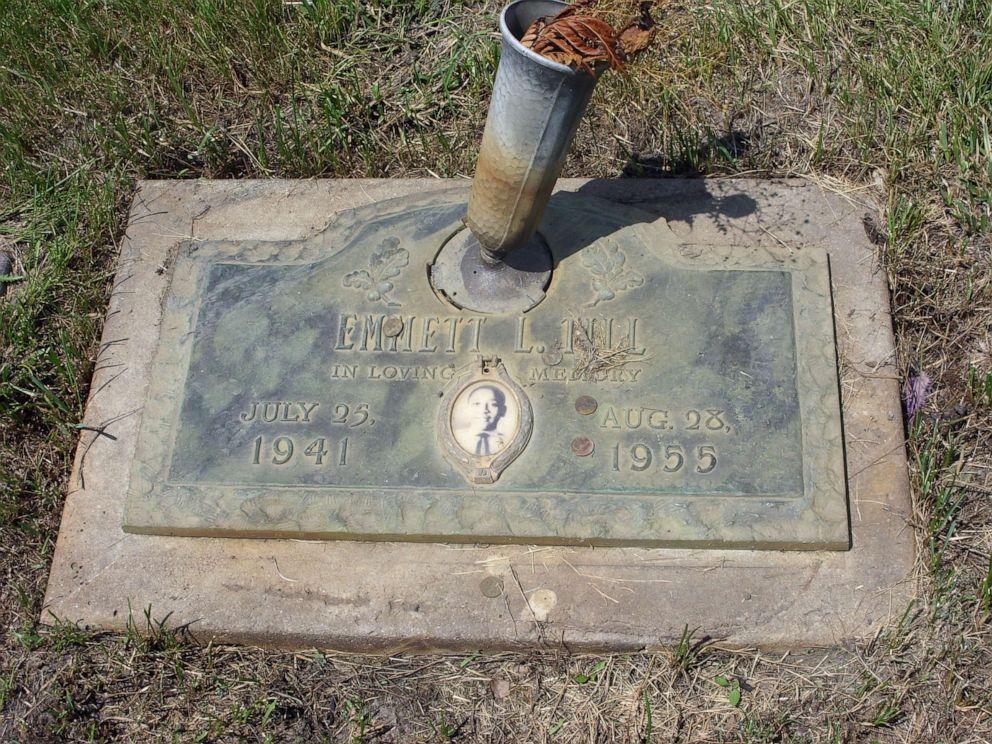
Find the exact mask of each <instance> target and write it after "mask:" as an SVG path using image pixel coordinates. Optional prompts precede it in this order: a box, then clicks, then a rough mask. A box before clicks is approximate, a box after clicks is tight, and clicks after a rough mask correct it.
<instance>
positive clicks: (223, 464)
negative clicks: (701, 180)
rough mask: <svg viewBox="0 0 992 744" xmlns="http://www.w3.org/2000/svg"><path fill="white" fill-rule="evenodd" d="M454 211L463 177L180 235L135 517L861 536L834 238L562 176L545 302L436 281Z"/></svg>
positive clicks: (588, 532) (406, 532)
mask: <svg viewBox="0 0 992 744" xmlns="http://www.w3.org/2000/svg"><path fill="white" fill-rule="evenodd" d="M464 212H465V203H464V192H463V191H457V192H455V191H453V192H451V193H450V194H447V195H446V194H444V193H442V194H440V195H438V194H434V195H430V196H421V197H410V198H404V199H398V200H393V201H389V202H381V203H378V204H374V205H371V206H369V207H365V208H362V209H359V210H355V211H352V212H349V213H344V214H341V215H339V217H338V218H337V219H336V221H335V222H333V223H332V224H331V225H330V226H329V227H328V228H327V229H326V230H324V231H323V232H322V233H320V234H319V235H317V236H315V237H314V238H311V239H309V240H306V241H299V242H258V241H247V242H230V243H228V242H212V241H211V242H190V243H185V244H183V246H182V248H181V250H180V253H179V255H178V256H176V259H175V261H174V263H173V264H172V265H171V267H170V269H171V271H172V278H171V281H170V285H169V291H168V292H167V294H166V296H165V297H164V299H163V300H162V301H163V303H164V304H163V307H164V315H163V321H162V329H161V339H160V342H159V348H158V352H157V357H156V361H155V368H154V371H153V374H152V380H151V383H150V390H149V393H148V398H147V403H146V405H145V408H144V410H143V412H142V422H141V432H140V435H139V440H138V446H137V452H136V456H135V465H134V468H133V471H132V479H131V484H130V489H129V496H128V503H127V508H126V513H125V529H127V530H128V531H131V532H146V533H153V534H173V535H232V536H233V535H237V536H258V537H264V536H295V537H307V538H356V539H387V540H396V539H399V540H420V541H426V540H430V541H437V540H443V541H471V542H526V543H562V544H568V543H572V544H576V543H581V544H602V545H609V544H636V545H655V546H698V547H707V546H713V547H739V548H749V547H773V548H786V549H824V548H826V549H845V548H847V547H848V513H847V497H846V490H845V479H844V465H843V447H842V438H841V427H840V420H839V402H838V390H837V372H836V362H835V351H834V338H833V327H832V312H831V299H830V285H829V274H828V266H827V261H826V256H825V255H824V254H823V253H822V251H818V250H817V249H815V248H812V249H808V250H804V251H796V250H788V249H786V248H782V247H778V246H776V245H769V246H767V247H764V248H755V247H752V246H747V247H743V246H735V245H687V244H683V243H682V242H680V240H679V239H678V238H677V236H675V235H674V234H673V233H671V232H670V231H669V230H668V228H667V227H666V226H665V224H664V222H663V221H656V220H655V218H653V217H651V216H649V215H647V214H644V213H641V212H639V211H637V210H634V209H628V208H623V207H619V206H617V205H616V204H613V203H607V202H601V201H599V200H597V199H595V198H592V197H582V196H578V195H569V194H561V195H557V196H556V197H554V198H553V199H552V200H551V203H550V205H549V208H548V212H547V213H546V215H545V220H544V222H543V223H542V226H541V232H542V235H543V236H544V238H545V239H546V240H547V242H548V245H549V247H550V249H551V251H552V254H553V256H554V259H555V265H556V268H555V271H554V275H553V278H552V281H551V284H550V286H549V288H548V290H547V296H546V297H545V299H544V300H543V301H542V302H541V303H540V304H538V305H537V306H536V307H534V308H533V309H532V310H530V311H529V312H527V313H525V314H519V315H512V316H498V315H481V314H478V313H473V312H469V311H465V310H460V309H459V308H457V307H454V306H453V305H451V304H449V303H448V302H446V301H445V299H444V298H442V297H439V296H438V295H436V294H435V293H434V292H433V291H432V289H431V286H430V281H429V279H428V267H429V266H430V264H431V263H432V261H433V260H434V258H435V256H436V254H437V252H438V250H439V249H440V246H441V245H442V244H443V243H444V242H445V241H446V240H448V239H449V238H451V236H452V235H454V234H455V233H456V232H457V231H459V230H464V229H465V228H464V227H463V226H462V222H461V218H462V217H463V216H464ZM487 380H490V382H487ZM472 386H474V387H472ZM480 391H481V392H480ZM476 392H480V394H479V395H476ZM483 408H484V409H486V410H485V411H483V412H482V413H481V414H477V413H471V411H473V410H474V411H476V412H478V411H479V410H481V409H483ZM477 415H481V416H483V418H481V419H478V420H480V421H483V423H482V424H478V425H477V424H474V423H472V421H473V420H474V419H472V416H477ZM511 423H512V426H510V425H509V424H511ZM471 426H477V428H478V426H481V427H483V429H485V432H484V434H485V435H484V436H480V434H479V432H477V431H476V430H470V427H471ZM483 429H479V431H480V432H481V431H483ZM504 429H505V430H504ZM586 439H587V440H588V443H587V442H586V441H585V440H586ZM576 441H579V442H580V443H581V445H582V446H580V447H577V446H576V445H575V442H576ZM590 445H591V447H590ZM490 481H494V482H490Z"/></svg>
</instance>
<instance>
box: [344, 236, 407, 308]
mask: <svg viewBox="0 0 992 744" xmlns="http://www.w3.org/2000/svg"><path fill="white" fill-rule="evenodd" d="M409 263H410V252H409V251H408V250H407V249H406V248H403V247H402V246H400V240H399V238H395V237H390V238H386V239H385V240H383V241H382V243H380V244H379V247H378V248H376V249H375V250H374V251H372V255H371V256H369V268H368V271H365V270H364V269H361V270H359V271H352V272H350V273H348V274H345V277H344V279H342V280H341V283H342V284H343V285H344V286H345V287H350V288H352V289H358V290H362V291H364V292H365V297H366V299H368V301H369V302H378V301H380V300H381V301H382V302H384V303H386V305H388V306H389V307H399V306H400V303H399V302H396V301H395V300H393V299H391V298H390V297H389V296H388V295H389V293H390V292H392V291H393V287H394V286H395V285H394V284H393V283H392V282H391V281H389V280H390V279H394V278H396V277H397V276H399V275H400V272H401V271H402V270H403V269H404V268H406V266H407V265H408V264H409Z"/></svg>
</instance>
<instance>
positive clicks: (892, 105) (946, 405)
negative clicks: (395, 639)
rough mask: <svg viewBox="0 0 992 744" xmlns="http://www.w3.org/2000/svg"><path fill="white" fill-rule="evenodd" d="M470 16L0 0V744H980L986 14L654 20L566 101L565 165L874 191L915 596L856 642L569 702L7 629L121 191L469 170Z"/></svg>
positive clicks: (991, 408)
mask: <svg viewBox="0 0 992 744" xmlns="http://www.w3.org/2000/svg"><path fill="white" fill-rule="evenodd" d="M603 2H606V0H603ZM607 4H609V5H618V4H619V3H618V2H617V0H609V2H608V3H607ZM498 8H499V5H498V3H496V2H478V3H473V2H455V1H452V2H427V1H426V0H408V1H403V0H392V1H385V2H383V1H381V0H380V1H378V2H358V1H357V0H339V1H337V2H332V1H331V0H315V1H314V2H308V3H301V4H298V5H284V4H282V3H280V2H275V1H274V0H249V1H248V2H233V1H232V2H221V1H219V0H169V1H166V0H146V1H139V0H117V1H116V2H97V1H95V0H22V1H21V2H17V3H14V2H11V1H10V0H0V50H2V54H0V250H7V251H9V252H11V253H12V254H13V256H14V258H15V271H14V275H15V276H16V277H20V279H18V280H16V281H12V282H4V286H5V287H6V288H7V292H6V295H5V296H4V297H3V298H2V299H0V566H2V568H3V572H2V575H3V580H2V581H0V629H3V632H2V637H0V711H2V712H0V738H4V739H5V740H18V739H22V740H30V738H31V737H38V738H42V739H43V738H45V737H48V738H66V739H76V740H79V739H82V740H101V739H102V740H112V739H122V738H134V737H135V736H140V737H142V738H147V734H148V732H149V730H154V735H155V736H158V737H160V738H163V739H169V738H172V737H174V738H175V739H176V740H192V739H194V738H195V737H197V736H200V735H201V734H202V735H203V737H204V740H215V739H218V738H222V737H224V736H228V737H230V738H239V737H241V738H255V739H260V740H264V738H265V736H267V735H273V736H274V738H275V740H279V739H280V738H293V737H296V738H307V737H310V736H313V737H319V736H327V737H329V738H330V737H337V738H338V739H340V740H349V739H354V740H366V739H367V740H374V739H375V737H387V740H388V736H390V735H391V734H388V731H389V730H395V731H400V732H405V734H404V735H403V736H400V739H399V740H404V739H405V740H417V739H420V740H430V739H431V738H432V737H433V738H435V739H437V738H439V737H440V738H445V737H447V734H448V733H451V732H450V731H449V729H451V727H452V726H453V725H454V724H453V722H458V727H457V732H456V733H457V735H456V736H455V739H456V740H457V739H458V738H464V739H472V738H473V737H475V738H485V737H487V736H491V737H497V738H498V737H499V736H502V737H503V738H504V739H506V740H525V739H528V738H533V739H537V740H540V739H542V738H543V737H545V736H546V735H547V736H548V737H549V738H551V739H553V740H556V741H558V740H561V741H564V740H575V739H582V738H583V737H585V736H587V734H588V732H593V731H594V732H599V733H598V734H595V735H594V734H588V736H589V737H590V738H594V736H598V737H599V740H602V741H607V740H610V738H609V737H611V736H612V737H613V738H614V740H619V739H629V740H636V739H639V738H645V734H646V735H647V739H650V737H651V735H652V734H653V735H654V740H656V741H658V740H669V739H671V738H674V737H676V736H681V737H682V738H683V740H693V738H705V737H709V739H710V740H723V741H745V740H756V741H760V740H768V741H773V740H782V741H793V740H795V741H798V740H819V739H823V740H828V741H855V740H864V739H868V740H873V739H877V740H880V741H896V740H917V741H922V740H935V741H936V740H941V739H942V740H945V741H953V740H957V739H961V738H964V737H965V736H972V737H983V736H988V735H992V734H990V733H989V723H988V721H989V719H990V715H992V693H990V692H989V691H988V685H987V678H988V675H989V672H990V671H992V661H990V657H989V652H988V651H987V648H988V646H989V643H988V641H989V637H988V632H989V631H988V627H989V625H988V623H989V616H990V605H992V599H990V597H992V590H990V588H989V587H990V584H992V578H990V577H992V557H990V552H992V509H990V508H989V507H988V506H987V505H986V502H987V501H988V493H987V492H986V491H983V490H981V489H980V488H979V487H980V486H982V484H983V483H984V485H985V487H986V488H987V487H988V485H989V483H990V481H989V480H988V478H989V468H990V467H992V462H990V458H989V455H988V452H989V451H990V449H992V434H990V432H992V339H990V335H989V333H990V332H989V328H990V327H992V310H990V308H992V257H990V252H992V237H990V225H989V221H990V209H992V137H990V129H992V31H990V29H992V3H990V2H988V0H984V1H979V0H941V1H939V2H938V1H936V0H795V1H794V2H783V1H781V0H761V1H760V2H759V1H758V0H749V1H746V2H738V1H737V0H715V1H714V2H711V3H691V4H690V3H686V4H682V5H674V4H673V5H671V6H670V8H669V10H668V11H667V14H666V16H665V18H664V27H663V32H662V36H661V38H660V39H659V42H658V43H657V45H656V47H655V49H654V50H653V51H652V52H649V53H648V55H646V57H645V58H644V59H643V60H642V62H641V63H640V64H639V67H638V69H637V70H636V72H635V74H632V75H631V76H630V77H628V78H622V77H619V76H607V77H606V78H605V79H604V80H603V82H602V83H601V84H600V85H599V87H598V89H597V93H596V95H595V98H594V101H593V103H592V106H591V108H590V112H589V114H588V116H587V120H586V121H585V122H584V124H583V125H582V127H581V128H580V131H579V134H578V136H577V139H576V145H575V147H574V148H573V152H572V154H571V156H570V160H569V162H568V164H567V166H566V174H567V175H583V176H602V177H617V176H620V175H622V174H632V175H661V176H665V175H672V174H694V175H714V174H735V173H740V174H747V175H752V176H753V175H804V176H807V177H810V178H813V179H816V180H818V181H820V182H821V183H824V184H825V185H826V186H827V187H830V188H836V189H838V190H841V191H857V192H858V193H860V194H863V195H867V196H873V197H875V198H877V199H878V200H879V202H880V204H881V213H880V214H878V215H875V218H876V221H877V224H878V225H879V233H880V235H881V238H880V241H882V242H884V245H883V246H880V250H881V251H882V253H883V257H884V260H885V268H886V271H887V272H888V275H889V280H890V284H891V287H892V298H893V303H894V323H895V329H896V333H897V337H898V345H899V355H900V359H899V361H900V364H901V367H902V368H903V369H906V368H908V367H909V365H913V366H914V367H916V368H917V369H922V370H925V371H926V372H927V373H928V374H929V375H930V377H931V378H932V379H933V381H934V387H933V391H932V395H931V398H930V401H929V402H928V405H927V406H926V407H925V409H924V411H923V412H922V413H921V414H919V415H918V417H917V418H916V419H915V420H914V421H913V422H911V425H910V426H909V427H908V429H907V438H908V442H909V450H910V453H911V459H912V466H913V471H914V490H915V497H916V507H917V514H916V516H915V517H914V521H913V524H912V525H911V526H910V528H913V529H915V530H916V532H917V535H918V536H919V545H920V548H921V558H922V561H921V569H920V570H921V578H922V580H923V596H922V597H921V598H920V599H919V600H918V602H917V604H916V607H918V608H919V609H918V610H917V609H914V610H913V611H912V612H909V611H908V610H907V613H906V615H905V616H904V617H903V622H901V623H899V625H898V627H893V628H890V629H888V630H887V631H886V632H885V633H883V634H882V635H881V636H880V637H879V639H877V641H876V642H875V643H872V644H869V645H867V646H865V647H859V648H855V649H846V650H839V651H835V652H831V653H829V654H827V655H825V656H823V655H820V656H815V657H810V659H809V664H804V659H796V660H795V663H796V665H797V667H796V668H795V669H793V668H791V667H790V668H789V669H785V668H784V667H782V666H780V665H779V664H778V663H777V661H776V660H775V659H772V658H766V657H763V656H762V655H760V654H751V655H748V654H743V655H738V654H728V653H726V652H723V651H718V650H716V649H715V648H713V647H710V646H705V647H703V646H699V645H697V644H695V642H694V641H693V639H692V636H691V634H689V635H688V636H687V637H686V638H684V639H683V642H682V643H680V644H678V646H677V647H676V648H674V649H673V650H672V652H671V653H670V654H669V655H668V656H669V659H670V661H671V663H655V660H654V657H653V656H650V655H638V656H634V657H630V658H629V659H617V658H615V659H613V660H611V662H610V666H609V670H610V671H609V674H605V673H603V674H599V675H598V677H597V679H595V680H593V675H591V674H589V671H590V670H591V669H596V668H597V665H598V664H599V662H600V660H599V659H596V658H582V657H577V658H566V659H559V658H555V657H550V656H538V657H521V656H513V655H504V656H498V657H486V656H484V655H478V656H474V657H472V658H471V663H470V664H465V665H462V664H461V661H462V659H460V658H454V659H451V660H439V661H438V662H437V666H436V667H430V668H429V669H426V668H425V669H422V668H421V667H422V666H423V664H424V663H425V662H423V661H418V660H413V661H411V660H402V659H400V660H395V659H394V660H392V661H388V662H386V661H378V662H376V661H372V660H365V661H360V660H355V661H353V662H351V663H350V665H349V663H347V662H342V661H340V660H338V659H336V658H335V657H333V656H330V657H324V656H321V655H316V656H306V657H304V656H293V655H281V654H276V653H267V652H260V651H251V650H243V649H213V648H209V649H205V650H201V649H190V648H188V647H186V646H185V645H184V644H182V643H180V642H179V639H178V638H177V631H175V630H173V629H170V628H169V626H168V624H167V623H166V622H164V621H163V620H162V619H161V618H157V617H156V616H153V615H152V614H151V612H148V613H147V614H144V615H143V618H140V619H135V620H133V633H128V634H126V635H124V636H102V635H94V634H92V633H89V632H87V631H86V630H85V629H80V628H78V627H76V626H75V625H74V624H72V623H71V621H69V620H62V621H59V622H57V623H56V624H55V625H54V626H53V627H51V628H42V627H41V626H39V625H38V623H37V618H38V615H39V614H40V604H41V596H42V592H43V587H44V582H45V578H46V575H47V570H48V565H49V561H50V558H51V552H52V546H53V544H54V539H55V534H56V530H57V525H58V519H59V515H60V511H61V504H62V495H63V493H64V491H65V489H66V488H67V487H68V486H69V485H70V484H68V482H67V480H68V472H69V468H70V464H71V458H72V454H73V448H74V446H75V442H76V440H77V437H78V435H79V433H80V432H79V429H78V428H76V425H77V424H78V423H79V421H80V419H81V417H82V411H83V406H84V402H85V398H86V395H87V393H88V388H87V386H88V381H89V379H90V376H91V374H92V371H93V369H94V366H95V365H97V364H99V363H100V362H99V359H100V357H99V346H98V341H97V339H98V334H99V331H100V327H101V322H102V317H103V314H104V312H105V308H106V300H107V297H108V293H109V288H110V283H111V281H112V276H113V271H114V256H115V253H116V248H117V245H118V244H119V242H120V240H121V238H122V235H123V230H124V226H125V220H126V209H127V205H128V201H129V198H130V195H131V194H132V192H133V188H134V184H135V182H136V180H137V179H139V178H198V177H209V178H243V177H276V176H277V177H290V178H303V177H311V176H321V177H355V176H368V177H394V176H411V175H414V176H427V175H431V174H435V175H438V176H458V175H471V173H472V170H473V167H474V158H475V152H476V150H477V143H478V139H479V136H480V133H481V127H482V117H483V114H484V110H485V103H484V102H485V101H486V100H487V98H488V95H489V87H490V81H491V79H492V74H493V71H494V68H495V64H496V61H497V59H498V39H497V38H496V36H495V35H494V33H493V31H494V30H495V22H494V18H495V15H496V13H497V11H498ZM983 479H984V480H983ZM141 613H144V609H142V610H141V612H140V613H139V614H141ZM896 614H899V613H896ZM687 631H688V628H687ZM534 659H536V661H535V660H534ZM789 663H791V662H789ZM866 668H867V669H869V670H870V674H868V676H867V677H866V678H864V679H861V677H860V675H861V674H862V672H864V670H865V669H866ZM796 669H798V671H796ZM398 670H406V671H403V672H402V674H407V675H408V676H405V677H403V679H405V680H407V681H408V683H409V684H412V685H413V687H414V690H415V692H414V693H412V694H410V695H408V696H407V697H397V695H396V692H395V690H393V689H392V688H391V687H390V684H391V683H390V681H389V680H391V679H392V678H393V676H394V675H398V674H401V672H400V671H398ZM411 670H414V671H411ZM416 670H419V671H416ZM434 671H437V674H436V675H435V674H434ZM442 672H443V674H442ZM497 673H498V674H501V675H505V676H508V677H510V678H512V679H513V685H512V689H513V691H514V692H513V694H512V695H511V696H510V697H509V698H507V699H506V700H500V701H495V702H494V701H493V700H492V699H491V697H487V693H486V692H485V690H486V689H488V688H487V687H486V686H485V684H482V686H481V687H480V686H479V685H480V683H479V678H480V676H485V675H496V674H497ZM445 675H446V676H445ZM717 675H723V676H724V677H725V678H726V679H728V680H730V679H734V680H738V679H739V680H741V682H742V686H743V684H744V683H745V682H747V681H748V680H751V682H748V684H749V685H750V687H748V688H745V689H746V690H748V691H747V692H746V694H745V695H744V696H743V701H744V702H741V709H742V713H741V716H739V717H733V718H714V717H713V715H712V710H715V709H719V710H725V709H728V708H729V706H728V704H727V697H726V696H727V692H726V690H723V689H721V688H719V687H718V686H715V685H713V683H712V680H713V679H714V677H715V676H717ZM576 677H585V678H586V679H587V684H576V683H575V681H574V680H575V679H576ZM757 677H760V684H752V682H754V680H755V679H756V678H757ZM859 679H860V681H859ZM865 680H870V681H871V684H862V683H863V682H865ZM751 688H753V690H751ZM714 689H715V690H716V691H715V692H714ZM625 696H626V697H625ZM356 701H357V702H356ZM466 701H467V702H466ZM273 703H275V705H274V706H273ZM500 706H502V707H500ZM745 709H746V710H745ZM501 710H502V711H506V710H510V711H512V714H511V715H506V714H505V713H504V714H500V713H499V711H501ZM478 711H482V713H479V712H478ZM142 720H144V721H157V723H154V724H147V727H146V728H142V724H141V723H140V721H142ZM463 722H464V723H463ZM148 727H151V729H149V728H148ZM869 730H870V731H871V733H869V734H866V733H865V732H866V731H869ZM552 731H553V732H554V734H553V735H551V734H550V732H552ZM384 732H386V733H384ZM356 737H357V738H356ZM645 740H646V739H645Z"/></svg>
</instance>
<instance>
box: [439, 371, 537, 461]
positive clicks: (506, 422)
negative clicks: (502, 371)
mask: <svg viewBox="0 0 992 744" xmlns="http://www.w3.org/2000/svg"><path fill="white" fill-rule="evenodd" d="M519 426H520V410H519V408H518V406H517V401H516V398H515V396H514V395H513V394H512V393H511V392H510V391H509V390H508V389H507V388H505V387H504V386H503V385H501V384H500V383H498V382H495V381H492V382H490V381H484V382H476V383H472V384H470V385H468V386H467V387H465V388H464V389H463V390H462V391H461V392H460V393H459V394H458V396H457V397H456V398H455V402H454V404H453V405H452V408H451V432H452V435H453V436H454V438H455V441H456V442H458V446H459V447H461V448H462V449H463V450H465V451H466V452H467V453H468V454H470V455H478V456H480V457H484V456H486V455H497V454H499V453H500V452H502V451H503V450H504V449H506V447H507V445H509V443H510V442H512V441H513V438H514V437H515V436H516V434H517V429H518V428H519Z"/></svg>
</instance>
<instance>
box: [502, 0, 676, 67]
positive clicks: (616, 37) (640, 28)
mask: <svg viewBox="0 0 992 744" xmlns="http://www.w3.org/2000/svg"><path fill="white" fill-rule="evenodd" d="M595 4H596V0H576V2H574V3H572V4H571V5H569V6H568V7H567V8H565V9H564V10H562V11H561V12H560V13H559V14H558V15H556V16H554V17H553V18H548V17H547V16H542V17H541V18H538V19H537V20H536V21H534V23H532V24H531V25H530V28H528V29H527V31H526V33H524V35H523V37H522V38H521V39H520V43H521V44H523V45H524V46H525V47H527V48H529V49H533V50H534V51H535V52H537V53H538V54H540V55H542V56H544V57H547V58H548V59H550V60H553V61H555V62H560V63H561V64H564V65H568V66H569V67H572V68H575V69H580V70H585V71H586V72H588V73H589V74H590V75H592V76H593V77H595V76H596V75H597V68H599V69H602V66H603V65H606V66H608V67H609V68H610V69H613V70H617V71H618V72H623V70H624V64H625V63H626V62H629V61H630V60H631V59H633V57H634V56H635V55H637V54H640V53H641V52H643V51H644V50H645V49H647V48H648V46H650V44H651V42H652V41H653V40H654V37H655V34H656V33H657V28H656V26H655V22H654V18H652V17H651V6H652V4H653V3H652V2H642V3H641V4H640V11H639V12H640V15H639V16H638V17H637V18H636V19H634V20H633V21H631V22H630V23H629V24H627V26H626V27H625V28H624V29H623V31H621V32H620V33H617V31H616V29H614V28H613V26H611V25H610V24H609V23H607V22H606V21H604V20H602V19H601V18H597V17H595V16H593V15H591V14H589V13H587V12H583V11H588V10H591V9H592V7H593V6H594V5H595Z"/></svg>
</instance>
